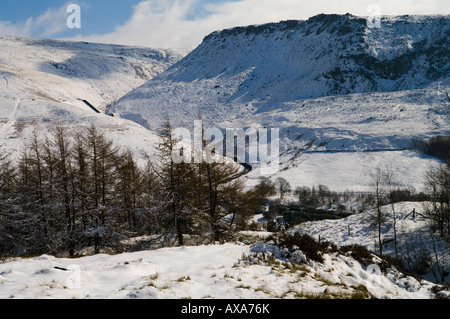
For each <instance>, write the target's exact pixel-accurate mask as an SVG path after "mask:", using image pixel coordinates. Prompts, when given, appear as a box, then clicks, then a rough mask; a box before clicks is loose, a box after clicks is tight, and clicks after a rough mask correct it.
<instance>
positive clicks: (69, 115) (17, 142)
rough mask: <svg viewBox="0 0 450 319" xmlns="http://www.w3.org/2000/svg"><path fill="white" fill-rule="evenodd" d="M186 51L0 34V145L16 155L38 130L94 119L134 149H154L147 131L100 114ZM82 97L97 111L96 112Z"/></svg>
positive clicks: (90, 122) (76, 125) (70, 127)
mask: <svg viewBox="0 0 450 319" xmlns="http://www.w3.org/2000/svg"><path fill="white" fill-rule="evenodd" d="M185 54H186V52H184V51H181V50H180V51H175V50H154V49H149V48H137V47H126V46H118V45H106V44H95V43H85V42H67V41H55V40H45V39H32V38H18V37H10V36H0V100H1V103H0V149H1V151H4V152H7V153H9V154H11V155H17V154H19V152H20V151H21V150H22V149H23V146H24V143H25V142H26V141H28V140H29V139H30V137H32V133H33V131H37V132H38V134H39V135H40V137H41V138H44V137H45V135H46V134H47V133H48V132H51V130H52V129H54V128H55V126H56V125H61V126H63V127H65V128H66V129H67V132H68V133H72V132H75V131H76V130H80V129H82V128H83V127H85V126H89V125H94V126H96V127H97V128H98V129H100V130H102V131H104V132H107V135H108V137H110V138H111V139H113V140H114V141H115V142H116V143H117V144H118V145H120V146H122V147H129V148H130V149H131V150H133V151H135V153H136V155H141V153H142V152H148V153H151V152H152V148H153V145H154V141H155V140H156V138H155V135H154V133H153V132H149V131H148V130H146V129H144V128H142V127H141V126H139V125H137V124H136V123H134V122H131V121H124V120H122V119H117V118H113V117H110V116H107V115H105V114H104V113H105V111H106V108H107V106H108V105H109V104H110V103H112V102H113V101H115V100H117V99H118V98H120V97H121V96H122V95H124V94H126V93H128V92H129V91H130V90H132V89H134V88H136V87H138V86H140V85H142V84H143V83H145V82H146V81H148V80H149V79H151V78H153V77H154V76H156V75H157V74H159V73H161V72H163V71H164V70H165V69H166V68H167V67H169V66H170V65H172V64H173V63H175V62H177V61H178V60H179V59H181V58H182V57H183V56H184V55H185ZM82 100H87V101H88V102H89V103H91V104H92V105H93V106H94V107H96V108H97V109H98V110H99V111H100V112H101V113H100V114H97V113H96V112H94V111H93V110H92V109H91V108H90V107H89V106H87V105H86V104H85V103H84V102H83V101H82Z"/></svg>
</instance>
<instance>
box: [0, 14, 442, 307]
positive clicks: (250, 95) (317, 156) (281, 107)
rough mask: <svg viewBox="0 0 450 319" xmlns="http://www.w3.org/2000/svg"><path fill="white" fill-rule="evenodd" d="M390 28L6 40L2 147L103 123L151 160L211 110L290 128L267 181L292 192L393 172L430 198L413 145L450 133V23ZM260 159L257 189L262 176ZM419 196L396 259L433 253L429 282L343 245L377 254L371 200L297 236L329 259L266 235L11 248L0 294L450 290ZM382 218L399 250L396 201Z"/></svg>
mask: <svg viewBox="0 0 450 319" xmlns="http://www.w3.org/2000/svg"><path fill="white" fill-rule="evenodd" d="M381 23H382V26H383V27H382V28H381V29H371V28H368V27H367V24H366V20H365V19H363V18H359V17H354V16H350V15H343V16H338V15H319V16H316V17H314V18H311V19H310V20H308V21H285V22H280V23H271V24H267V25H262V26H248V27H239V28H234V29H229V30H223V31H217V32H214V33H212V34H211V35H209V36H207V37H206V38H205V40H204V41H203V43H202V44H201V45H200V46H199V47H198V48H196V49H195V50H193V51H192V52H189V51H187V50H157V49H148V48H136V47H126V46H117V45H106V44H94V43H85V42H68V41H54V40H44V39H30V38H17V37H9V36H0V150H1V151H2V152H3V153H2V154H8V155H10V156H11V158H17V157H19V156H20V155H21V154H22V151H23V149H24V145H25V143H27V142H30V141H32V139H33V133H34V132H37V133H38V135H39V138H40V139H42V140H43V139H45V137H46V136H47V135H48V134H49V133H51V132H53V131H54V129H55V127H57V126H61V127H63V128H64V129H65V131H66V132H68V133H69V134H73V133H75V132H77V131H83V130H84V128H86V127H88V126H90V125H93V126H95V127H96V128H98V129H99V130H100V131H101V132H104V133H105V134H106V136H107V137H108V138H109V139H111V140H112V141H113V142H114V144H115V145H117V146H118V147H120V148H122V149H129V150H131V152H132V154H133V155H134V156H136V158H137V159H138V160H145V159H146V156H147V155H149V156H150V157H152V155H154V154H155V146H156V143H157V142H158V141H159V138H160V137H161V135H160V130H161V125H162V123H163V121H164V119H165V118H166V116H169V117H170V119H171V122H172V124H173V125H174V126H175V127H183V128H187V129H189V130H190V131H192V128H193V127H194V121H195V120H198V118H199V116H201V117H202V119H203V121H204V124H205V126H206V127H207V128H208V127H211V128H220V129H225V128H244V129H246V128H255V129H261V128H278V129H280V159H279V160H280V168H279V170H278V171H277V172H276V173H274V174H272V175H271V176H269V177H270V179H271V180H273V181H276V180H277V178H279V177H282V178H285V179H286V180H287V181H288V182H289V183H290V185H291V187H292V190H295V188H296V187H302V186H308V187H312V186H317V185H325V186H327V187H329V189H331V190H333V191H337V192H344V191H352V192H356V193H358V192H361V193H371V192H373V174H374V173H375V172H376V170H377V169H380V168H381V169H385V168H387V169H389V170H390V171H391V172H392V174H393V178H394V179H395V187H397V188H403V189H412V190H413V191H423V190H425V177H426V172H427V171H428V170H429V169H430V168H431V167H435V166H436V165H439V164H441V163H442V162H441V160H439V159H438V158H436V157H432V156H429V155H425V154H423V152H421V149H420V147H418V145H419V146H420V145H422V144H421V143H423V142H426V141H428V140H429V139H430V138H432V137H436V136H439V135H446V136H448V135H449V134H450V97H449V94H450V69H449V68H450V59H449V56H450V55H449V54H450V51H449V50H450V42H449V35H450V18H449V17H448V16H436V17H422V16H418V17H414V16H404V17H384V18H383V19H382V21H381ZM1 158H2V156H0V159H1ZM251 164H252V166H253V167H252V170H251V171H250V172H249V173H248V174H246V176H245V183H246V188H247V189H250V188H251V187H252V186H254V185H256V184H257V183H258V182H259V178H260V177H261V169H260V166H259V164H258V163H251ZM0 187H3V185H0ZM0 200H1V198H0ZM289 200H291V201H292V202H295V201H297V197H296V196H295V195H294V194H293V192H292V194H291V196H290V197H288V201H289ZM344 204H345V203H344ZM423 204H424V203H420V202H399V203H396V205H395V208H396V209H395V211H396V214H397V215H396V218H397V224H396V231H397V233H396V236H397V235H398V238H397V239H398V247H397V249H398V250H399V251H400V252H401V257H399V259H401V260H402V261H403V263H404V265H410V266H411V267H410V268H414V266H415V265H416V263H417V262H418V261H420V260H421V258H423V257H424V256H425V255H426V256H427V258H428V259H427V260H426V261H427V262H428V264H427V265H428V267H425V268H424V269H422V270H423V271H424V273H423V274H422V275H423V278H419V277H414V276H412V275H407V274H404V273H402V271H401V270H400V269H396V268H394V267H390V266H389V267H387V268H386V267H384V266H383V269H382V270H380V267H381V265H385V264H384V263H383V261H382V260H381V259H380V258H379V257H377V256H375V255H374V254H372V255H371V257H370V258H371V260H370V262H368V263H364V262H361V260H359V259H358V258H357V257H355V256H353V255H352V251H351V250H346V251H345V252H344V251H343V250H339V249H341V248H342V247H345V246H349V245H355V244H357V245H361V246H364V247H366V248H367V249H369V250H370V251H372V252H377V234H376V231H375V228H374V227H373V220H372V221H371V220H370V218H369V216H371V215H373V209H367V208H366V209H364V210H363V211H362V212H360V213H358V214H353V215H351V216H349V217H347V218H343V219H339V220H322V221H311V222H306V223H302V224H300V225H297V226H295V227H293V228H291V229H289V230H288V231H287V234H291V235H292V234H296V233H299V234H307V235H309V236H311V237H312V238H314V239H316V240H318V241H321V242H324V241H328V242H330V243H331V244H334V245H336V246H337V247H338V248H339V249H338V250H333V249H331V248H327V249H328V250H326V251H324V252H322V253H321V254H322V257H323V261H321V262H319V261H314V260H311V258H309V257H305V255H304V254H303V252H302V251H301V248H300V249H297V248H298V247H297V248H292V249H287V248H285V247H281V246H280V245H277V242H276V241H275V240H271V237H272V236H273V237H274V238H276V237H277V236H279V234H273V233H268V232H255V231H248V232H242V233H237V234H236V235H235V236H234V239H233V240H231V241H229V242H226V243H219V242H213V243H211V244H210V245H205V244H203V243H202V245H198V246H190V245H185V246H181V247H164V248H157V249H152V250H150V249H149V250H142V251H134V252H126V251H125V252H123V253H116V254H109V253H110V251H106V250H105V251H101V253H100V254H96V255H93V254H91V252H92V249H85V250H80V252H79V254H80V255H84V256H81V257H78V258H57V257H55V256H50V255H42V256H35V257H26V258H21V257H11V258H5V259H2V260H0V299H8V298H11V299H13V298H14V299H47V298H48V299H83V298H86V299H116V298H117V299H124V298H125V299H134V298H138V299H172V298H173V299H182V298H193V299H295V298H301V299H322V298H323V299H328V298H331V299H341V298H342V299H349V298H377V299H378V298H379V299H384V298H386V299H433V298H450V291H449V290H448V284H449V283H450V276H449V272H448V267H449V265H450V253H449V252H450V249H449V244H448V242H446V241H445V240H442V239H441V238H440V237H438V236H435V234H433V233H432V232H431V231H430V223H429V219H427V218H424V217H423V216H424V215H425V213H424V212H423V210H424V206H423ZM148 208H149V209H151V207H148ZM383 211H384V212H385V213H386V218H387V220H388V221H387V222H386V223H385V224H384V226H383V229H382V232H383V234H382V237H383V239H384V245H385V246H384V253H385V254H388V255H390V256H395V247H394V228H393V224H392V220H393V219H392V217H393V214H392V206H384V207H383ZM412 211H415V212H417V213H418V215H417V216H414V218H413V217H412V216H411V212H412ZM136 214H137V215H138V214H141V211H136ZM420 214H422V215H420ZM140 216H141V215H140ZM0 218H3V217H2V216H0ZM83 218H84V217H83ZM233 218H234V217H233ZM79 220H80V221H81V220H82V218H81V217H79ZM0 222H3V220H1V219H0ZM83 222H84V220H83ZM80 223H81V222H80ZM260 227H261V228H263V227H264V226H263V225H260ZM144 237H145V236H144ZM141 239H142V238H141ZM128 240H129V241H131V242H133V239H128ZM136 240H137V239H136ZM0 244H1V243H0ZM25 251H26V249H25ZM436 267H438V268H436ZM439 267H441V268H439ZM409 270H411V269H409ZM439 276H441V278H439ZM442 279H443V280H442ZM437 282H440V283H442V282H445V283H446V284H447V287H446V286H444V285H440V284H437Z"/></svg>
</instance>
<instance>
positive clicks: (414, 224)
mask: <svg viewBox="0 0 450 319" xmlns="http://www.w3.org/2000/svg"><path fill="white" fill-rule="evenodd" d="M424 205H426V203H411V202H402V203H397V204H395V205H394V211H393V209H392V206H391V205H388V206H385V207H383V208H382V211H383V213H384V214H385V222H384V223H383V225H382V241H383V243H384V244H383V253H384V254H387V255H390V256H392V257H395V244H394V243H395V238H396V239H397V252H398V258H399V259H400V260H402V262H403V264H404V266H405V267H406V268H407V269H408V270H409V271H411V272H414V273H418V272H423V273H422V275H424V277H425V278H427V279H428V280H430V281H433V282H442V281H445V282H446V283H447V284H449V283H450V273H449V272H450V245H449V243H448V242H446V241H445V240H444V239H442V238H441V237H439V236H436V235H435V233H434V232H433V231H432V230H431V224H430V220H429V219H426V218H425V215H426V214H424V207H425V206H424ZM413 211H414V213H413ZM393 212H395V218H396V222H395V227H394V214H393ZM373 216H375V214H374V212H373V211H370V210H369V211H365V212H364V213H361V214H355V215H352V216H350V217H347V218H344V219H340V220H324V221H317V222H306V223H302V224H301V225H298V226H296V227H293V228H292V229H290V230H289V231H288V232H289V233H296V232H299V233H305V234H308V235H310V236H313V237H314V238H316V239H318V238H319V236H320V238H321V240H326V241H329V242H331V243H333V244H335V245H337V246H339V247H342V246H347V245H355V244H356V245H362V246H364V247H366V248H368V249H369V250H371V251H373V252H379V243H378V230H377V229H376V227H375V226H374V221H373ZM371 225H372V226H371ZM394 229H395V232H394Z"/></svg>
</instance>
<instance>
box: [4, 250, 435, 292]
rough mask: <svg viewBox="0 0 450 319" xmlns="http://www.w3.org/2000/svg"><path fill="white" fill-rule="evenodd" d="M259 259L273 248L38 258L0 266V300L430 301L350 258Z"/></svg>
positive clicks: (408, 281)
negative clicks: (297, 261)
mask: <svg viewBox="0 0 450 319" xmlns="http://www.w3.org/2000/svg"><path fill="white" fill-rule="evenodd" d="M261 253H265V254H268V255H272V253H273V256H277V255H278V252H277V251H276V247H273V246H270V244H267V243H260V244H257V245H255V246H246V245H242V244H225V245H209V246H197V247H177V248H164V249H158V250H153V251H143V252H135V253H126V254H120V255H114V256H109V255H95V256H90V257H83V258H79V259H61V258H55V257H51V256H47V255H43V256H40V257H35V258H27V259H12V260H6V261H5V262H4V263H0V298H1V299H7V298H14V299H30V298H32V299H47V298H50V299H136V298H137V299H181V298H192V299H202V298H206V299H227V300H230V299H255V300H256V299H273V298H283V299H292V298H300V299H304V298H314V299H315V298H337V299H345V298H350V297H357V298H370V297H375V298H390V299H430V298H434V297H435V296H436V295H435V293H433V292H432V291H431V289H432V287H433V286H434V284H432V283H430V282H427V281H424V280H422V281H418V280H416V279H414V278H412V277H408V276H404V275H402V274H400V273H397V272H396V271H395V270H391V271H390V272H389V273H387V274H378V273H377V274H375V275H374V273H373V272H372V270H371V268H370V267H365V266H363V265H361V264H360V263H359V262H357V261H356V260H355V259H353V258H352V257H350V256H344V255H333V254H326V255H325V256H324V257H325V258H324V262H323V263H316V262H313V261H311V262H306V263H305V264H302V265H297V266H294V264H291V263H286V262H285V261H284V260H283V258H281V259H278V261H275V262H274V263H272V264H271V265H270V264H265V263H258V262H254V260H253V259H252V258H253V257H252V256H255V254H261ZM279 253H282V251H281V250H280V251H279ZM277 258H278V257H277ZM55 267H59V268H62V269H68V270H69V271H63V270H61V269H56V268H55ZM289 267H290V268H289Z"/></svg>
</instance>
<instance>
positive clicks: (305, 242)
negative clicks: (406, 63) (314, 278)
mask: <svg viewBox="0 0 450 319" xmlns="http://www.w3.org/2000/svg"><path fill="white" fill-rule="evenodd" d="M278 246H280V247H283V248H287V249H289V250H290V251H292V250H296V249H299V250H301V251H302V252H303V253H304V254H305V256H306V257H307V258H308V259H311V260H314V261H317V262H323V257H322V254H323V253H324V252H325V248H324V247H323V245H321V244H320V243H318V242H317V241H315V240H314V238H312V237H311V236H309V235H307V234H303V235H301V234H300V233H295V234H294V235H287V234H284V235H282V236H281V237H280V239H279V242H278Z"/></svg>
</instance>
